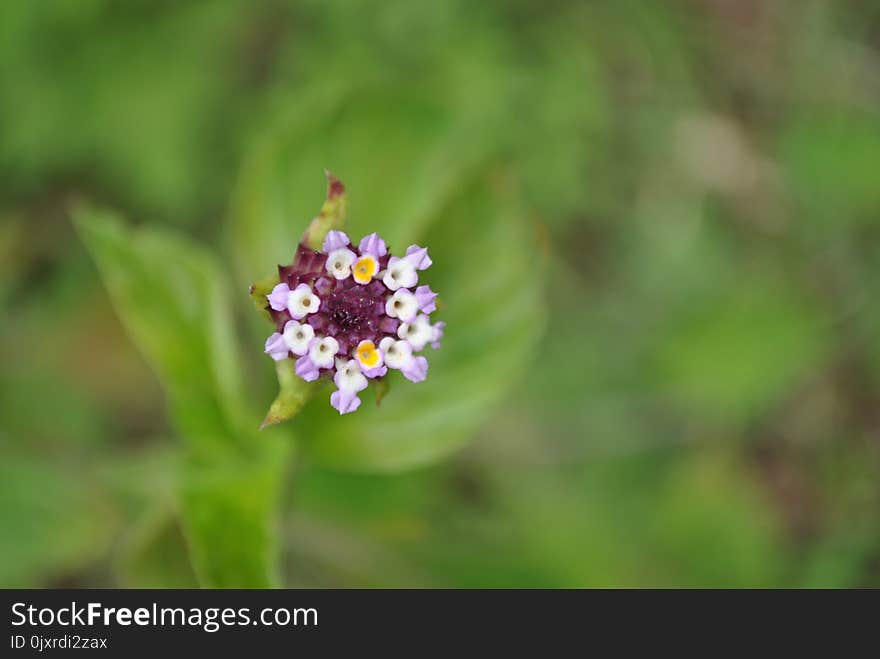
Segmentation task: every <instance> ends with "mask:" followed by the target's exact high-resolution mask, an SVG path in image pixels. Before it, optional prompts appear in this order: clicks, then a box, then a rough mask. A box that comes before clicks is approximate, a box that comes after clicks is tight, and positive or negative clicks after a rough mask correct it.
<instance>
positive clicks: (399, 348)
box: [382, 337, 413, 369]
mask: <svg viewBox="0 0 880 659" xmlns="http://www.w3.org/2000/svg"><path fill="white" fill-rule="evenodd" d="M386 338H387V337H386ZM391 341H393V339H391ZM382 342H383V343H384V342H385V339H382ZM383 352H384V353H385V365H386V366H388V367H389V368H398V369H400V368H406V367H407V366H409V365H410V364H411V363H412V361H413V355H412V346H411V345H410V344H409V343H407V342H406V341H393V342H392V343H390V344H386V348H385V349H383Z"/></svg>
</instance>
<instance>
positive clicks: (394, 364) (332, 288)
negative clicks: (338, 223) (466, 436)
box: [265, 230, 445, 414]
mask: <svg viewBox="0 0 880 659" xmlns="http://www.w3.org/2000/svg"><path fill="white" fill-rule="evenodd" d="M431 263H432V262H431V259H430V257H429V256H428V249H427V248H426V247H421V246H419V245H410V246H409V247H408V248H407V250H406V252H405V253H404V255H403V256H393V255H391V254H390V253H389V251H388V247H387V245H386V244H385V241H384V240H382V238H380V237H379V236H378V235H377V234H375V233H371V234H369V235H367V236H364V238H363V239H362V240H361V241H360V242H359V243H358V245H357V247H355V246H354V244H353V243H352V241H351V240H350V238H349V237H348V235H347V234H345V233H344V232H343V231H336V230H333V231H329V232H328V233H327V235H326V236H325V237H324V240H323V244H322V245H321V250H320V251H317V250H312V249H310V248H309V247H308V246H307V245H306V244H305V242H303V243H301V244H300V245H299V247H298V248H297V252H296V257H295V258H294V262H293V263H292V264H291V265H289V266H280V267H279V274H280V279H281V281H280V282H279V283H278V284H277V285H276V286H275V287H274V288H273V289H272V291H271V293H269V294H268V295H266V302H267V310H268V311H269V314H270V315H271V317H272V320H273V321H274V322H275V325H276V331H275V332H274V333H273V334H272V335H271V336H270V337H269V338H268V339H267V340H266V346H265V352H266V354H268V355H269V356H270V357H272V359H274V360H276V361H280V360H283V359H295V360H296V361H295V367H294V368H295V372H296V374H297V375H298V376H299V377H300V378H302V379H303V380H305V381H307V382H312V381H314V380H317V379H318V378H320V377H322V376H327V377H332V379H333V382H334V383H335V384H336V387H337V390H336V391H334V392H333V394H332V395H331V397H330V404H331V405H332V406H333V407H334V408H336V409H337V410H338V411H339V413H340V414H347V413H349V412H354V411H355V410H357V409H358V407H360V404H361V400H360V398H359V397H358V394H359V393H360V392H361V391H363V390H364V389H365V388H366V387H367V386H368V383H369V381H370V380H375V379H381V378H383V377H385V376H386V375H387V373H388V369H396V370H399V371H400V372H401V373H402V374H403V376H404V377H405V378H407V379H408V380H411V381H412V382H421V381H423V380H424V379H425V378H426V377H427V372H428V360H427V359H426V358H425V357H424V356H422V355H419V354H417V353H419V352H421V351H422V350H423V349H425V348H426V347H427V346H431V347H432V348H435V349H436V348H439V347H440V339H441V338H442V337H443V331H444V327H445V323H442V322H439V323H432V322H431V318H430V314H432V313H433V312H434V311H436V310H437V304H436V297H437V294H436V293H435V292H434V291H432V290H431V288H430V287H429V286H427V285H425V284H422V285H418V284H419V276H420V272H422V271H424V270H426V269H427V268H428V267H430V266H431Z"/></svg>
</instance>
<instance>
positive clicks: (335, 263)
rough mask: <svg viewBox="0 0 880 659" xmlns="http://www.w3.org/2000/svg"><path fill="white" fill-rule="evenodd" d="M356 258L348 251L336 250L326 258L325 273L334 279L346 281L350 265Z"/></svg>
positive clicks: (343, 249)
mask: <svg viewBox="0 0 880 659" xmlns="http://www.w3.org/2000/svg"><path fill="white" fill-rule="evenodd" d="M355 259H357V256H356V255H355V253H354V252H352V251H351V250H350V249H346V248H344V247H343V248H342V249H337V250H334V251H332V252H330V254H329V255H328V256H327V265H326V268H327V272H329V273H330V274H331V275H332V276H333V277H334V278H335V279H347V278H348V276H349V275H351V265H352V264H353V263H354V262H355Z"/></svg>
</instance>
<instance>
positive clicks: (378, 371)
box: [361, 365, 388, 378]
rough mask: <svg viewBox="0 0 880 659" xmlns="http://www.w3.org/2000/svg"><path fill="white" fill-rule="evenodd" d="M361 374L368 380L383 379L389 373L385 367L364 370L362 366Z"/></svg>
mask: <svg viewBox="0 0 880 659" xmlns="http://www.w3.org/2000/svg"><path fill="white" fill-rule="evenodd" d="M361 373H363V374H364V375H365V376H366V377H368V378H381V377H382V376H383V375H385V374H387V373H388V367H387V366H385V365H382V366H374V367H373V368H364V367H363V366H361Z"/></svg>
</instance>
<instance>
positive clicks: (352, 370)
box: [333, 359, 367, 393]
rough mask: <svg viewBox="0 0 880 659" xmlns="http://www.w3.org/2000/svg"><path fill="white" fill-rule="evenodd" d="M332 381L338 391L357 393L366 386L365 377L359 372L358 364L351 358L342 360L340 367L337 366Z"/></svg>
mask: <svg viewBox="0 0 880 659" xmlns="http://www.w3.org/2000/svg"><path fill="white" fill-rule="evenodd" d="M333 381H334V382H335V383H336V386H337V387H339V389H340V391H350V392H351V393H357V392H359V391H363V390H364V389H366V388H367V378H366V377H365V376H364V374H363V373H361V369H360V366H358V364H357V362H356V361H355V360H353V359H349V360H348V361H346V362H344V363H343V365H342V368H338V367H337V370H336V376H335V377H334V378H333Z"/></svg>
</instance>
